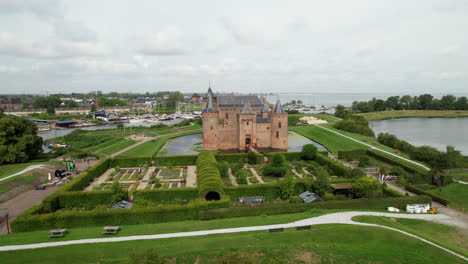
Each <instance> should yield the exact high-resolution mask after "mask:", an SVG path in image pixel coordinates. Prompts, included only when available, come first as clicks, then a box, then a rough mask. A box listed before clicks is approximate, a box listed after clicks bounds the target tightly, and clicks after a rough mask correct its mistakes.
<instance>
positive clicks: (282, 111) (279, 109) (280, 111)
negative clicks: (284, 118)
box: [273, 99, 285, 114]
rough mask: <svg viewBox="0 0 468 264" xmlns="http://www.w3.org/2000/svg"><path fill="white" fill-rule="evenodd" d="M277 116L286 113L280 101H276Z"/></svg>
mask: <svg viewBox="0 0 468 264" xmlns="http://www.w3.org/2000/svg"><path fill="white" fill-rule="evenodd" d="M273 112H274V113H275V114H282V113H285V112H284V109H283V106H282V105H281V102H280V100H279V99H278V101H276V105H275V110H274V111H273Z"/></svg>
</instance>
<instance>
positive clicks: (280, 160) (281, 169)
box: [263, 153, 289, 176]
mask: <svg viewBox="0 0 468 264" xmlns="http://www.w3.org/2000/svg"><path fill="white" fill-rule="evenodd" d="M288 171H289V165H288V164H287V163H286V158H285V156H284V155H283V154H282V153H276V154H275V155H273V158H272V159H271V162H270V163H269V164H267V165H265V166H263V174H264V175H275V176H284V175H285V174H286V172H288Z"/></svg>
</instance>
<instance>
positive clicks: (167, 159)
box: [155, 155, 197, 166]
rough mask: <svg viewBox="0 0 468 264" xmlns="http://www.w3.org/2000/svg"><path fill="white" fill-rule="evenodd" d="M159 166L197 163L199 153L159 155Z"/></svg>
mask: <svg viewBox="0 0 468 264" xmlns="http://www.w3.org/2000/svg"><path fill="white" fill-rule="evenodd" d="M155 161H156V165H158V166H187V165H195V164H196V163H197V155H177V156H157V157H155Z"/></svg>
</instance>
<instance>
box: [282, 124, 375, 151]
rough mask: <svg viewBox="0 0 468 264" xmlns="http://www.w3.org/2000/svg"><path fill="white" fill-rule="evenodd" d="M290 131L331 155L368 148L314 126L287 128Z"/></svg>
mask: <svg viewBox="0 0 468 264" xmlns="http://www.w3.org/2000/svg"><path fill="white" fill-rule="evenodd" d="M289 130H290V131H294V132H296V133H298V134H301V135H303V136H305V137H307V138H309V139H311V140H313V141H315V142H317V143H320V144H322V145H323V146H324V147H325V148H327V149H328V150H329V151H330V152H331V153H333V154H335V155H337V154H338V151H339V150H353V149H368V148H369V147H367V146H365V145H362V144H359V143H357V142H355V141H352V140H350V139H347V138H344V137H342V136H339V135H337V134H334V133H331V132H329V131H326V130H325V129H322V128H320V127H317V126H316V125H309V126H295V127H289Z"/></svg>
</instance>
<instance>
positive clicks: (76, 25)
mask: <svg viewBox="0 0 468 264" xmlns="http://www.w3.org/2000/svg"><path fill="white" fill-rule="evenodd" d="M54 31H55V34H56V36H57V37H59V38H61V39H65V40H70V41H87V42H95V41H97V34H96V32H94V31H92V30H91V29H89V28H88V27H87V26H86V25H84V24H83V23H81V22H78V21H73V20H66V19H60V20H57V21H55V22H54Z"/></svg>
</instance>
